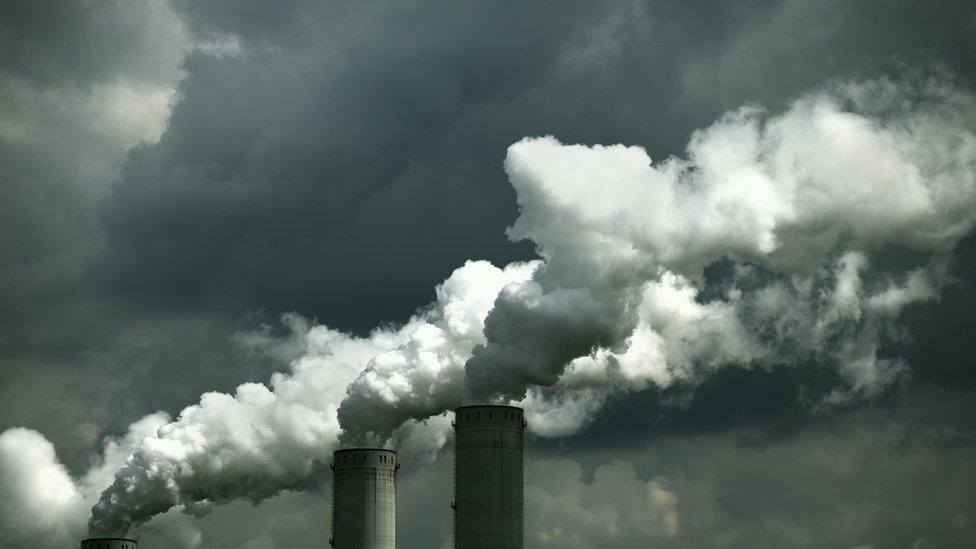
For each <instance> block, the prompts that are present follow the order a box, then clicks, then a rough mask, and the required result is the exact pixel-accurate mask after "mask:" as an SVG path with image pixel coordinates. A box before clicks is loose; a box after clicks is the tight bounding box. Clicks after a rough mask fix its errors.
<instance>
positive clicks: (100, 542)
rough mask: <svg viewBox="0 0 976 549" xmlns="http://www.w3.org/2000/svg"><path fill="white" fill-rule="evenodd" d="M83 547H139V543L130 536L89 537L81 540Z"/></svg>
mask: <svg viewBox="0 0 976 549" xmlns="http://www.w3.org/2000/svg"><path fill="white" fill-rule="evenodd" d="M81 549H139V544H138V543H136V540H134V539H128V538H88V539H83V540H81Z"/></svg>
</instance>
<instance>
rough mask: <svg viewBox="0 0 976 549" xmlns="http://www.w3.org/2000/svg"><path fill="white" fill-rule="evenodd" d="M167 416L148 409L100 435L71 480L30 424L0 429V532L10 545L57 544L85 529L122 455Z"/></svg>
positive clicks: (67, 543)
mask: <svg viewBox="0 0 976 549" xmlns="http://www.w3.org/2000/svg"><path fill="white" fill-rule="evenodd" d="M169 421H170V418H169V417H167V416H166V415H165V414H152V415H149V416H146V417H144V418H142V419H140V420H139V421H136V422H135V423H133V424H132V425H130V426H129V429H128V431H127V432H126V434H125V435H124V436H122V437H120V438H118V439H108V440H106V441H105V446H104V450H103V452H102V457H101V459H100V460H99V461H98V462H97V463H96V464H94V466H92V467H91V468H90V469H89V471H88V473H87V474H86V475H85V476H84V477H82V478H81V479H78V480H75V479H74V478H72V477H71V475H69V474H68V471H67V469H66V468H65V467H64V465H62V464H61V462H60V461H59V460H58V457H57V455H56V454H55V452H54V446H53V445H52V444H51V443H50V442H49V441H48V440H47V439H46V438H44V436H43V435H42V434H41V433H38V432H37V431H34V430H31V429H8V430H7V431H4V432H3V433H2V434H0V492H2V493H3V497H2V498H0V517H2V518H0V532H2V533H3V536H4V541H5V543H7V544H9V545H10V546H12V547H38V548H41V549H46V548H48V547H50V548H51V549H54V548H63V547H69V546H73V545H76V544H77V543H78V539H79V538H80V537H81V536H82V535H83V534H84V533H85V532H86V523H87V521H88V518H89V516H90V509H91V506H92V504H93V503H95V502H96V501H98V498H99V496H100V494H101V492H102V490H104V489H105V487H106V486H108V485H109V484H111V482H112V480H113V479H114V478H115V474H116V472H117V471H119V469H120V468H122V467H123V466H124V465H125V462H126V459H127V458H128V456H129V455H131V454H132V452H133V451H134V450H135V449H136V448H137V447H138V446H139V444H141V443H142V441H143V440H144V439H145V438H146V437H152V436H155V433H156V430H157V429H158V428H159V427H161V426H162V425H165V424H166V423H168V422H169Z"/></svg>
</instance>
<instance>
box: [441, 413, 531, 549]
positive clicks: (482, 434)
mask: <svg viewBox="0 0 976 549" xmlns="http://www.w3.org/2000/svg"><path fill="white" fill-rule="evenodd" d="M524 432H525V422H524V419H523V414H522V409H521V408H515V407H512V406H463V407H461V408H458V409H457V410H455V411H454V504H453V507H454V547H455V549H522V546H523V539H524V524H523V520H524V519H523V514H524V506H523V496H522V484H523V473H522V461H523V459H522V438H523V434H524Z"/></svg>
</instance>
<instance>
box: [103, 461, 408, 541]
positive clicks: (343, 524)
mask: <svg viewBox="0 0 976 549" xmlns="http://www.w3.org/2000/svg"><path fill="white" fill-rule="evenodd" d="M399 467H400V466H399V465H398V464H397V455H396V452H394V451H392V450H381V449H376V448H349V449H345V450H336V452H335V453H334V454H333V456H332V538H331V539H330V540H329V542H330V543H331V544H332V545H333V546H335V547H336V549H394V548H395V547H396V499H397V469H399ZM113 549H114V548H113Z"/></svg>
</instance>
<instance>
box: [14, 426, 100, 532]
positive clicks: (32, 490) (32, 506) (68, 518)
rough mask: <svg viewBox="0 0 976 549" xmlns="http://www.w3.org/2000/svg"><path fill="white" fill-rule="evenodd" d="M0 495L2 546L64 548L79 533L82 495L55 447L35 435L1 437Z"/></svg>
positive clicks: (16, 431) (26, 431) (20, 432)
mask: <svg viewBox="0 0 976 549" xmlns="http://www.w3.org/2000/svg"><path fill="white" fill-rule="evenodd" d="M0 493H2V494H3V496H2V497H0V517H2V518H0V532H2V534H3V538H4V543H9V544H11V545H12V546H14V547H28V546H38V547H51V548H54V547H68V546H70V545H71V544H72V543H76V542H77V539H78V536H77V535H78V534H79V533H80V532H81V531H83V530H82V528H80V527H81V526H82V525H83V524H84V519H85V516H86V509H85V506H84V501H83V499H82V496H81V493H80V491H79V490H78V488H77V487H76V486H75V484H74V481H73V479H72V478H71V476H70V475H69V474H68V471H67V470H66V469H65V468H64V466H63V465H61V462H59V461H58V459H57V456H56V455H55V453H54V446H53V445H52V444H51V443H50V442H48V441H47V439H45V438H44V437H43V436H42V435H41V434H40V433H38V432H37V431H32V430H29V429H8V430H7V431H4V432H3V434H0ZM35 543H36V545H35Z"/></svg>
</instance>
